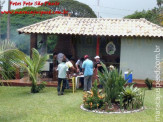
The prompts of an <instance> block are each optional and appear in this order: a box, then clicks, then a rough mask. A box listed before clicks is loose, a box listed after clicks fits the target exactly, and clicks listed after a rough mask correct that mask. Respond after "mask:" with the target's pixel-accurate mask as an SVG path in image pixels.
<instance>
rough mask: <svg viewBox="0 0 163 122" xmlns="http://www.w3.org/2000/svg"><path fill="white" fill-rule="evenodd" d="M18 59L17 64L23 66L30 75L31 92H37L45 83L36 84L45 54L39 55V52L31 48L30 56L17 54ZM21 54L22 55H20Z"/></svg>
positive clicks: (44, 60)
mask: <svg viewBox="0 0 163 122" xmlns="http://www.w3.org/2000/svg"><path fill="white" fill-rule="evenodd" d="M17 56H18V57H19V58H18V59H20V61H19V62H18V64H19V65H20V66H21V67H22V68H24V69H25V70H26V71H27V72H28V74H29V77H30V80H31V82H32V88H31V92H32V93H37V92H39V91H40V90H42V89H43V88H44V86H45V83H44V82H43V84H40V85H37V82H38V78H39V73H40V72H41V69H42V68H43V66H44V64H45V62H46V60H47V59H48V58H47V55H45V56H41V55H40V54H39V52H38V51H37V50H36V49H34V48H33V49H32V57H31V58H30V56H27V55H26V56H24V55H19V54H18V55H17ZM22 56H23V57H22Z"/></svg>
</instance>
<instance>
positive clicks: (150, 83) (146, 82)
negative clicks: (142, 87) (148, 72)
mask: <svg viewBox="0 0 163 122" xmlns="http://www.w3.org/2000/svg"><path fill="white" fill-rule="evenodd" d="M144 83H145V84H146V85H147V87H148V89H149V90H151V89H152V86H153V84H152V83H153V81H152V80H150V79H148V78H146V79H145V81H144Z"/></svg>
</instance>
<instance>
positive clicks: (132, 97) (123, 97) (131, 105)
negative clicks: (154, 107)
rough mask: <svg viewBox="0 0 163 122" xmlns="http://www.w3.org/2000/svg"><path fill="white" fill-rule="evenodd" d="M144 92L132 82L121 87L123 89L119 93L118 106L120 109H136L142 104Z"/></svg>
mask: <svg viewBox="0 0 163 122" xmlns="http://www.w3.org/2000/svg"><path fill="white" fill-rule="evenodd" d="M144 96H145V91H144V94H142V92H141V91H140V89H139V88H137V87H134V84H132V85H127V86H126V87H123V91H122V92H121V93H120V95H119V101H120V108H121V109H122V108H123V109H127V110H131V109H138V108H140V107H142V106H143V104H144Z"/></svg>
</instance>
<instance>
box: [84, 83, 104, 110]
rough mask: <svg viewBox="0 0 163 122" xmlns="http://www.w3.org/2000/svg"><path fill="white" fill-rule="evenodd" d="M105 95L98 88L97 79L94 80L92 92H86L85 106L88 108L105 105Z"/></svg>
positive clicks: (97, 107)
mask: <svg viewBox="0 0 163 122" xmlns="http://www.w3.org/2000/svg"><path fill="white" fill-rule="evenodd" d="M103 99H104V96H103V95H102V93H101V92H100V91H99V90H98V87H97V81H95V82H94V84H93V87H92V89H91V91H90V92H85V93H84V97H83V103H84V107H85V108H87V109H91V110H93V109H99V108H101V107H102V106H103Z"/></svg>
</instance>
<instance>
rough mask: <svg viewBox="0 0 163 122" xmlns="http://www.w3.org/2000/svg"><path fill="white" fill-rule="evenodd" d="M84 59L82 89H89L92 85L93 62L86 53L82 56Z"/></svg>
mask: <svg viewBox="0 0 163 122" xmlns="http://www.w3.org/2000/svg"><path fill="white" fill-rule="evenodd" d="M84 59H85V61H84V62H83V64H82V68H83V70H84V91H90V90H91V87H92V76H93V62H92V61H91V60H90V59H89V56H88V55H85V56H84Z"/></svg>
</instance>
